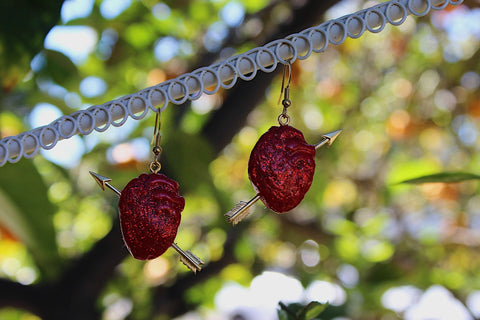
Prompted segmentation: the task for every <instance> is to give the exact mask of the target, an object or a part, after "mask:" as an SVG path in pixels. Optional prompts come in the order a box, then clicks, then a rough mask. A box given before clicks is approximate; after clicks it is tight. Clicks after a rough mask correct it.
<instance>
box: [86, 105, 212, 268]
mask: <svg viewBox="0 0 480 320" xmlns="http://www.w3.org/2000/svg"><path fill="white" fill-rule="evenodd" d="M160 139H161V134H160V110H159V111H158V112H157V115H156V118H155V132H154V136H153V141H154V142H155V146H154V147H153V150H152V151H153V154H154V159H153V161H152V162H151V163H150V173H149V174H145V173H144V174H141V175H140V176H139V177H138V178H135V179H132V180H131V181H130V182H129V183H128V184H127V185H126V186H125V188H124V189H123V190H122V192H120V191H118V190H117V189H116V188H114V187H113V186H112V185H110V183H109V182H110V181H111V179H109V178H107V177H104V176H101V175H99V174H97V173H94V172H91V171H90V174H91V175H92V176H93V177H94V178H95V180H96V181H97V182H98V184H99V185H100V187H101V188H102V189H103V190H105V187H108V188H109V189H111V190H113V191H114V192H115V193H116V194H117V195H118V196H119V197H120V201H119V203H118V210H119V215H120V226H121V229H122V235H123V240H124V242H125V245H126V246H127V248H128V251H130V253H131V254H132V256H133V257H134V258H136V259H139V260H150V259H155V258H156V257H158V256H160V255H162V254H163V253H164V252H165V251H166V250H167V249H168V248H169V247H172V248H174V249H175V250H176V251H177V252H178V253H179V254H180V261H182V262H183V263H184V264H185V265H186V266H187V267H188V268H189V269H190V270H192V271H193V272H194V273H196V272H197V271H200V270H201V265H202V264H203V262H202V261H201V260H200V259H199V258H198V257H196V256H195V255H194V254H193V253H192V252H190V251H189V250H187V251H183V250H182V249H180V248H179V247H178V246H177V245H176V244H175V242H174V240H175V237H176V235H177V229H178V226H179V225H180V219H181V212H182V211H183V208H184V207H185V199H184V198H183V197H182V196H180V195H179V192H178V183H177V182H176V181H174V180H172V179H169V178H168V177H167V176H165V175H164V174H161V173H158V172H159V171H160V169H161V164H160V155H161V153H162V148H161V147H160Z"/></svg>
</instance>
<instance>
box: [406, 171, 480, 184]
mask: <svg viewBox="0 0 480 320" xmlns="http://www.w3.org/2000/svg"><path fill="white" fill-rule="evenodd" d="M467 180H480V175H477V174H474V173H468V172H441V173H436V174H430V175H426V176H421V177H418V178H413V179H408V180H404V181H401V182H399V183H410V184H421V183H432V182H446V183H453V182H462V181H467Z"/></svg>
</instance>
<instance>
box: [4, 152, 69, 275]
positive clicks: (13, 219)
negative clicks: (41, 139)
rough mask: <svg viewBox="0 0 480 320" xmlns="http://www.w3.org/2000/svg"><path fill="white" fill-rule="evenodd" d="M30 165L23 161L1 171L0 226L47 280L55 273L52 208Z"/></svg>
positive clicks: (56, 254)
mask: <svg viewBox="0 0 480 320" xmlns="http://www.w3.org/2000/svg"><path fill="white" fill-rule="evenodd" d="M47 191H48V189H47V187H46V185H45V184H44V182H43V180H42V178H41V176H40V174H39V173H38V171H37V170H36V169H35V167H34V165H33V163H32V161H30V160H22V161H20V162H18V163H15V164H9V165H6V166H4V167H3V168H2V169H1V170H0V206H1V209H0V223H1V224H2V225H4V226H5V227H6V228H7V229H8V230H9V231H10V232H11V233H12V234H14V235H15V236H16V237H17V238H18V239H19V240H21V241H22V242H23V243H24V244H25V245H26V246H27V248H28V249H29V250H30V252H31V254H32V256H33V258H34V259H35V262H36V264H37V266H38V268H39V269H40V270H41V271H42V272H43V273H44V274H45V275H46V276H47V277H48V276H53V275H55V273H56V271H57V270H58V266H59V262H60V257H59V254H58V250H57V244H56V240H55V230H54V227H53V215H54V213H55V208H54V207H53V205H52V204H51V203H50V202H49V200H48V197H47Z"/></svg>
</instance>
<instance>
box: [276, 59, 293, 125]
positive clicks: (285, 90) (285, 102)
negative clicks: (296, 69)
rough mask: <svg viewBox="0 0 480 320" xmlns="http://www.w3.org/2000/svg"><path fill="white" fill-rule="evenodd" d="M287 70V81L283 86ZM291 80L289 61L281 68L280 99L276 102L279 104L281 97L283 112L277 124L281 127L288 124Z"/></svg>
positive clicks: (290, 103)
mask: <svg viewBox="0 0 480 320" xmlns="http://www.w3.org/2000/svg"><path fill="white" fill-rule="evenodd" d="M287 70H288V80H287V85H285V78H287V77H286V73H287ZM291 80H292V64H291V63H290V61H288V64H286V65H285V67H284V68H283V77H282V89H281V90H280V97H278V102H280V98H281V97H282V93H283V94H284V95H283V100H282V105H283V111H282V113H281V114H280V115H279V116H278V123H279V124H280V125H282V126H285V125H287V124H288V123H289V122H290V117H289V116H288V115H287V108H288V107H290V106H291V105H292V102H291V101H290V81H291Z"/></svg>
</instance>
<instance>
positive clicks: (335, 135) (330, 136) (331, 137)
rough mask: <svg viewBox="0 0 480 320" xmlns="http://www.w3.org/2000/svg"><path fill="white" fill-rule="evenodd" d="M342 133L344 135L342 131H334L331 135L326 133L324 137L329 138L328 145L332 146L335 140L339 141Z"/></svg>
mask: <svg viewBox="0 0 480 320" xmlns="http://www.w3.org/2000/svg"><path fill="white" fill-rule="evenodd" d="M340 133H342V129H340V130H337V131H332V132H330V133H326V134H324V135H323V136H322V137H324V138H327V139H328V142H327V144H328V145H329V146H331V145H332V143H333V141H335V139H337V137H338V136H339V135H340Z"/></svg>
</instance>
